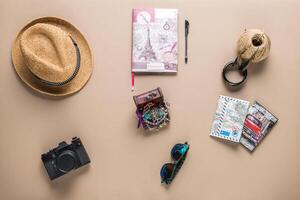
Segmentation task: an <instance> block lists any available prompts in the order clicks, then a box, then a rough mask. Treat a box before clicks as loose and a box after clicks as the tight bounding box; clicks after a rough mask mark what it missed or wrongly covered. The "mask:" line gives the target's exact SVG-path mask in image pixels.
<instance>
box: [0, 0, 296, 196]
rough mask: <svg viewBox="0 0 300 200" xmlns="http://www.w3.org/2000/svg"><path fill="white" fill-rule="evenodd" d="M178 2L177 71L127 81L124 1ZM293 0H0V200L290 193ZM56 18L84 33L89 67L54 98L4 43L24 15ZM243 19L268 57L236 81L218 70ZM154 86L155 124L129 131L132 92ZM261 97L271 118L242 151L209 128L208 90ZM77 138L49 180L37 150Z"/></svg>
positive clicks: (127, 8) (128, 4) (230, 54)
mask: <svg viewBox="0 0 300 200" xmlns="http://www.w3.org/2000/svg"><path fill="white" fill-rule="evenodd" d="M133 7H167V8H169V7H171V8H178V9H179V40H180V47H179V49H180V53H179V72H178V74H177V75H176V76H139V77H137V78H136V92H134V93H132V92H131V91H130V83H131V82H130V56H131V9H132V8H133ZM299 10H300V1H298V0H286V1H279V0H278V1H261V0H255V1H254V0H251V1H239V0H227V1H212V0H206V1H196V0H176V1H175V0H173V1H171V0H164V1H160V0H156V1H150V0H149V1H146V0H145V1H134V0H120V1H103V0H102V1H100V0H94V1H92V0H85V1H80V0H73V1H67V0H64V1H63V0H61V1H57V0H52V1H42V0H40V1H38V0H26V1H17V0H9V1H8V0H7V1H4V0H1V2H0V30H1V32H0V66H1V67H0V70H1V71H0V92H1V98H0V136H1V138H0V144H1V145H0V153H1V161H0V162H1V164H0V199H3V200H17V199H23V200H25V199H30V200H50V199H53V200H54V199H72V200H82V199H109V200H119V199H124V200H125V199H128V200H141V199H143V200H153V199H170V200H171V199H172V200H179V199H190V200H197V199H205V200H219V199H223V200H237V199H245V200H247V199H256V200H271V199H272V200H282V199H287V200H298V199H300V191H299V186H300V135H299V111H300V105H299V100H300V92H299V86H300V85H299V84H300V79H299V74H300V67H299V63H300V45H299V44H300V26H299V17H300V12H299ZM42 16H57V17H61V18H64V19H66V20H68V21H69V22H71V23H73V24H74V25H75V26H77V27H78V28H79V29H80V30H81V31H82V33H83V34H84V35H85V37H86V38H87V40H88V41H89V44H90V47H91V49H92V52H93V57H94V72H93V75H92V78H91V79H90V81H89V83H88V84H87V85H86V87H85V88H84V89H83V90H82V91H81V92H80V93H78V94H76V95H74V96H72V97H69V98H65V99H62V100H53V99H49V98H45V97H42V96H40V95H38V94H36V93H34V92H32V91H31V90H30V89H28V88H27V87H25V85H24V84H23V83H21V81H20V80H19V78H18V77H17V75H16V73H15V72H14V69H13V67H12V64H11V57H10V54H11V47H12V43H13V40H14V38H15V36H16V35H17V33H18V31H19V30H20V29H21V28H22V27H23V26H24V25H25V24H26V23H28V22H29V21H31V20H33V19H35V18H38V17H42ZM185 18H188V19H189V21H190V24H191V26H190V38H189V42H190V43H189V44H190V48H189V53H190V54H189V57H190V62H189V64H188V65H185V64H184V63H183V60H184V57H183V49H184V26H183V25H184V19H185ZM244 28H261V29H264V30H265V31H266V33H267V34H268V35H269V36H270V38H271V40H272V48H271V55H270V57H269V59H268V60H267V61H266V62H264V63H263V64H259V65H255V66H252V67H251V69H250V72H249V79H248V82H247V84H246V85H245V87H244V88H243V89H242V90H240V91H235V92H234V91H229V90H227V89H226V87H225V86H224V84H223V82H222V79H221V74H220V72H221V70H222V67H223V65H224V64H225V63H226V62H227V61H229V60H230V59H233V58H234V57H235V42H236V41H237V38H238V36H239V35H240V33H242V31H243V29H244ZM157 86H161V88H162V89H163V92H164V94H165V97H166V99H167V100H168V101H169V102H170V104H171V108H170V111H171V117H172V121H171V124H170V126H169V128H167V129H166V130H163V131H161V132H158V133H155V134H146V133H144V131H143V130H142V129H140V130H138V129H136V123H137V121H136V118H135V114H134V111H135V105H134V103H133V100H132V96H133V95H134V94H138V93H140V92H143V91H146V90H149V89H153V88H155V87H157ZM220 94H224V95H229V96H232V97H237V98H242V99H245V100H248V101H251V102H253V101H254V100H258V101H260V102H261V103H262V104H264V105H265V106H266V107H267V108H269V109H270V110H271V111H272V112H273V113H274V114H275V115H276V116H277V117H278V118H279V123H278V124H277V126H275V127H274V129H273V130H272V131H271V133H270V135H268V136H267V138H266V139H265V140H264V141H263V142H262V144H261V145H260V146H259V147H258V149H257V150H256V151H255V152H254V153H253V154H250V153H248V152H247V151H246V150H245V149H244V148H242V147H241V146H240V145H233V144H227V143H224V142H221V141H219V140H215V139H213V138H211V137H209V132H210V127H211V121H212V117H213V114H214V111H215V109H216V102H217V98H218V95H220ZM75 135H76V136H79V137H81V139H82V140H83V143H84V144H85V146H86V149H87V151H88V153H89V155H90V158H91V160H92V162H91V164H90V165H89V166H88V167H84V168H81V169H79V170H77V171H74V172H72V173H70V174H68V175H66V176H64V177H62V178H60V179H57V180H56V181H53V182H50V181H49V179H48V177H47V174H46V171H45V169H44V167H43V164H42V162H41V160H40V155H41V153H43V152H46V151H47V150H48V149H49V148H52V147H55V146H56V145H57V143H58V142H60V141H61V140H66V141H68V142H69V141H70V139H71V138H72V137H73V136H75ZM184 141H188V142H189V143H190V145H191V149H190V152H189V155H188V157H187V160H186V162H185V164H184V166H183V168H182V169H181V171H180V173H179V174H178V176H177V177H176V179H175V180H174V182H173V183H172V185H171V186H170V187H169V188H166V187H164V186H162V185H161V184H160V176H159V171H160V168H161V165H162V164H163V163H165V162H169V161H170V156H169V152H170V148H171V147H172V145H173V144H175V143H177V142H184Z"/></svg>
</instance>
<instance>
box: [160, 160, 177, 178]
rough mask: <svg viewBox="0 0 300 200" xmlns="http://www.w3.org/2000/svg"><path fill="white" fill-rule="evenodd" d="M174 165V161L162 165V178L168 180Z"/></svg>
mask: <svg viewBox="0 0 300 200" xmlns="http://www.w3.org/2000/svg"><path fill="white" fill-rule="evenodd" d="M174 167H175V165H174V164H172V163H167V164H164V165H163V166H162V168H161V170H160V177H161V178H162V180H164V181H166V180H167V179H169V178H171V176H172V173H173V171H174Z"/></svg>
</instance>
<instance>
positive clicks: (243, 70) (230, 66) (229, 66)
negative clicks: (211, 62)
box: [222, 59, 248, 86]
mask: <svg viewBox="0 0 300 200" xmlns="http://www.w3.org/2000/svg"><path fill="white" fill-rule="evenodd" d="M247 64H248V63H247ZM247 64H246V65H247ZM236 70H238V71H239V73H240V75H241V76H242V77H243V79H242V80H241V81H239V82H232V81H230V80H229V79H228V78H227V76H226V74H227V73H228V72H229V71H236ZM222 75H223V79H224V81H225V82H226V83H227V84H228V85H230V86H238V85H241V84H242V83H244V82H245V80H246V79H247V75H248V72H247V69H246V68H245V67H241V66H239V65H238V62H237V59H235V60H234V61H231V62H229V63H227V64H226V65H225V66H224V68H223V72H222Z"/></svg>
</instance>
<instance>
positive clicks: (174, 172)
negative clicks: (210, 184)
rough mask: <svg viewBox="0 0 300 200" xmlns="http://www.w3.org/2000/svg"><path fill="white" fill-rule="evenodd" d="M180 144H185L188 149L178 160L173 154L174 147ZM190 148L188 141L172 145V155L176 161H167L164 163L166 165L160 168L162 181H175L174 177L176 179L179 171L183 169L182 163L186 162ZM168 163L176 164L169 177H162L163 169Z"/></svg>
mask: <svg viewBox="0 0 300 200" xmlns="http://www.w3.org/2000/svg"><path fill="white" fill-rule="evenodd" d="M178 144H180V145H185V146H186V150H185V152H184V153H183V154H182V155H181V156H180V158H179V159H178V160H175V159H174V158H173V156H172V150H173V148H174V147H175V146H176V145H178ZM189 148H190V145H189V144H188V143H187V142H185V143H183V144H182V143H177V144H175V145H174V146H173V147H172V150H171V157H172V159H173V160H174V162H173V163H166V164H164V165H163V166H162V168H161V170H160V176H161V183H166V184H170V183H171V182H172V181H173V179H174V178H175V176H176V175H177V173H178V171H179V170H180V169H181V167H182V165H183V163H184V161H185V159H186V155H187V153H188V151H189ZM167 164H173V165H174V168H173V171H172V173H171V175H170V177H169V178H165V177H162V171H163V170H164V169H165V166H166V165H167Z"/></svg>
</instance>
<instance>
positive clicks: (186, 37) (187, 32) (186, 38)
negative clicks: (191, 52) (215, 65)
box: [184, 20, 190, 64]
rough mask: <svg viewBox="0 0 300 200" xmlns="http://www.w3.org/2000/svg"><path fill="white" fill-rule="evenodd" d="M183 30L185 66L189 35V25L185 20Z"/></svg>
mask: <svg viewBox="0 0 300 200" xmlns="http://www.w3.org/2000/svg"><path fill="white" fill-rule="evenodd" d="M184 28H185V57H184V61H185V64H187V62H188V50H187V49H188V35H189V28H190V23H189V21H188V20H185V23H184Z"/></svg>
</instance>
